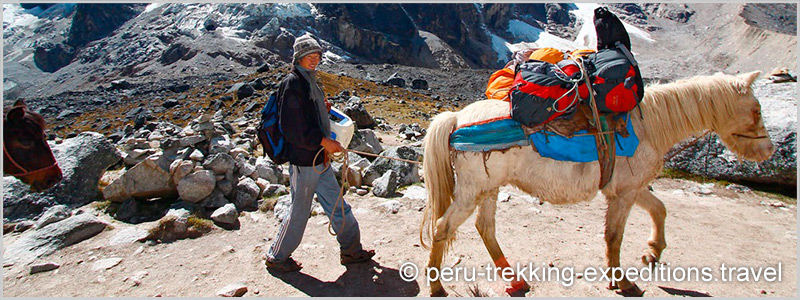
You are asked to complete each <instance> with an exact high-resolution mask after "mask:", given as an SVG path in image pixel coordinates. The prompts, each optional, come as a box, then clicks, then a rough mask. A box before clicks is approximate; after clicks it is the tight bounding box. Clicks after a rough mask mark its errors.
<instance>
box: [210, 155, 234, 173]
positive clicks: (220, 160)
mask: <svg viewBox="0 0 800 300" xmlns="http://www.w3.org/2000/svg"><path fill="white" fill-rule="evenodd" d="M203 168H206V169H208V170H211V171H214V173H215V174H225V173H228V172H233V157H231V156H230V155H228V153H216V154H212V155H211V156H209V157H208V158H207V159H206V160H205V161H204V162H203Z"/></svg>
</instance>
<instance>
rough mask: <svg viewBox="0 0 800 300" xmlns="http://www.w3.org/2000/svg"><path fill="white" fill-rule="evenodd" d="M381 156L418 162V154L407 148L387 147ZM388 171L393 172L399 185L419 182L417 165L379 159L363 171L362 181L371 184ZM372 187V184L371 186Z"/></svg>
mask: <svg viewBox="0 0 800 300" xmlns="http://www.w3.org/2000/svg"><path fill="white" fill-rule="evenodd" d="M380 155H382V156H387V157H395V158H402V159H408V160H412V161H416V160H418V157H419V154H418V153H417V151H416V150H414V149H413V148H411V147H408V146H399V147H389V148H387V149H386V150H384V151H383V152H381V154H380ZM389 170H394V171H395V173H397V176H398V178H399V185H400V186H403V185H408V184H412V183H415V182H419V181H420V178H419V164H412V163H408V162H402V161H397V160H392V159H387V158H383V157H379V158H377V159H375V161H373V162H372V163H371V164H370V165H369V166H368V167H367V168H366V169H365V170H364V180H363V182H364V183H365V184H368V185H369V184H373V183H372V182H373V181H374V180H375V179H377V178H378V177H380V176H382V175H383V174H385V173H386V172H387V171H389ZM373 185H374V184H373Z"/></svg>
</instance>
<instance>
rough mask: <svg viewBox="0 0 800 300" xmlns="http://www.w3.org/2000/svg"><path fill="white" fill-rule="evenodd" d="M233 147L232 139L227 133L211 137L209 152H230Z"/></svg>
mask: <svg viewBox="0 0 800 300" xmlns="http://www.w3.org/2000/svg"><path fill="white" fill-rule="evenodd" d="M231 149H233V144H232V143H231V139H230V138H229V137H228V136H227V135H221V136H217V137H214V138H212V139H211V141H210V143H209V145H208V153H209V154H215V153H225V154H227V153H229V152H231Z"/></svg>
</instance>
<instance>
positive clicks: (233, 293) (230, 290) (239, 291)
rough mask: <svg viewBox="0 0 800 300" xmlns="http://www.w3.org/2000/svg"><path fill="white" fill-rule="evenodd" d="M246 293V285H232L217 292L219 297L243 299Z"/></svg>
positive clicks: (238, 283)
mask: <svg viewBox="0 0 800 300" xmlns="http://www.w3.org/2000/svg"><path fill="white" fill-rule="evenodd" d="M245 293H247V286H245V285H244V283H240V282H237V283H232V284H229V285H226V286H224V287H222V288H221V289H220V290H219V291H217V294H216V295H217V296H220V297H241V296H243V295H244V294H245Z"/></svg>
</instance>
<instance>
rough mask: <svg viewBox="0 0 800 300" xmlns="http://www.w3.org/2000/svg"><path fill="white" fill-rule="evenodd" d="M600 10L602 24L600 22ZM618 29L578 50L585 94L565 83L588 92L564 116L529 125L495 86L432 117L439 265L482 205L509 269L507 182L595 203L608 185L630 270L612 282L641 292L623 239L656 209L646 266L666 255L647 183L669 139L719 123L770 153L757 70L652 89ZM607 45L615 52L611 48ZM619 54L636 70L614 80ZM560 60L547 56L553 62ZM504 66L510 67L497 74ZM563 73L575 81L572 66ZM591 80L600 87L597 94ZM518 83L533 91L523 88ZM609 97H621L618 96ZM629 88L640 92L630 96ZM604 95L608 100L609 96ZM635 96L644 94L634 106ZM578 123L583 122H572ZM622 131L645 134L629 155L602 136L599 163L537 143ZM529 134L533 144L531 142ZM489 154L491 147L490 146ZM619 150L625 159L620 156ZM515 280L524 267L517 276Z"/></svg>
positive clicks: (427, 218) (493, 250)
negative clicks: (635, 217) (498, 216)
mask: <svg viewBox="0 0 800 300" xmlns="http://www.w3.org/2000/svg"><path fill="white" fill-rule="evenodd" d="M606 13H607V10H605V9H598V10H595V19H596V22H595V24H600V26H597V28H598V30H600V28H605V27H602V26H605V25H604V24H605V23H603V18H604V17H607V14H606ZM612 16H613V15H612ZM598 19H599V20H600V22H597V20H598ZM617 21H618V20H617ZM610 36H612V37H613V36H616V37H617V40H616V41H614V42H613V45H614V47H615V48H602V49H601V48H598V49H599V51H597V52H594V53H593V54H589V55H585V56H584V55H583V54H581V55H579V56H580V57H581V59H580V60H576V61H578V62H579V66H581V65H582V66H583V68H582V70H581V71H582V72H585V73H584V75H579V76H583V77H584V78H583V79H584V83H583V84H584V85H585V86H586V87H587V91H586V92H587V95H586V96H588V101H587V98H584V97H583V96H582V95H580V92H581V90H580V85H581V83H579V82H578V81H575V82H574V83H571V82H567V83H566V86H562V87H561V88H562V89H566V90H567V91H570V92H577V93H578V94H579V95H578V96H579V97H580V98H581V100H580V101H583V102H584V104H588V105H578V106H577V107H574V109H575V111H574V112H572V113H570V112H569V111H565V110H568V109H572V108H570V107H566V108H565V107H563V106H561V105H560V104H557V105H556V106H555V108H556V109H552V111H550V112H548V113H551V115H550V116H552V115H554V114H557V113H559V111H561V114H560V115H559V116H556V117H554V118H552V119H551V120H550V121H548V122H545V123H542V124H531V125H534V126H533V127H531V126H527V125H525V124H523V123H522V122H520V121H518V120H516V118H514V112H513V109H514V105H513V102H514V101H515V100H514V97H515V96H514V92H515V90H512V89H509V90H508V91H510V95H511V96H510V98H511V99H510V102H512V103H511V104H510V103H508V102H507V101H498V99H496V98H493V97H492V95H494V96H497V95H499V94H501V93H499V92H496V91H495V92H492V93H491V94H492V95H490V93H488V91H487V97H489V98H490V99H488V100H483V101H478V102H475V103H472V104H470V105H468V106H466V107H465V108H463V109H462V110H461V111H459V112H443V113H440V114H439V115H437V116H435V117H434V118H433V120H432V122H431V124H430V126H429V127H428V131H427V135H426V137H425V144H424V151H425V152H424V155H423V157H424V158H423V170H424V173H425V175H424V177H425V187H426V189H427V191H428V203H427V205H426V207H425V212H424V216H423V221H422V223H421V225H420V242H421V245H422V246H423V247H425V248H426V249H430V257H429V262H428V266H427V267H428V268H429V269H437V270H439V268H440V267H441V264H442V259H443V255H444V254H445V252H446V251H447V250H448V248H449V247H450V245H451V244H452V242H453V240H454V238H455V233H456V231H457V230H458V228H459V226H461V225H462V224H463V223H464V221H466V220H467V218H469V216H470V215H472V213H473V212H475V211H476V210H477V217H476V227H477V229H478V232H479V234H480V236H481V238H482V240H483V242H484V244H485V246H486V249H487V250H488V252H489V255H490V256H491V259H492V261H493V262H494V264H495V265H496V266H497V267H498V268H510V267H511V265H510V263H509V260H508V259H507V258H506V257H505V255H504V254H503V251H502V250H501V249H500V245H499V244H498V242H497V239H496V237H495V212H496V205H497V204H496V203H497V194H498V192H499V188H500V187H502V186H505V185H511V186H514V187H516V188H519V189H520V190H522V191H524V192H526V193H528V194H530V195H531V196H534V197H538V198H539V199H541V200H543V201H547V202H550V203H553V204H573V203H578V202H582V201H588V200H591V199H592V198H594V196H595V195H596V194H597V191H598V190H600V191H601V192H602V193H603V195H604V196H605V198H606V201H607V210H606V217H605V242H606V255H605V257H606V265H607V266H608V267H609V269H608V272H607V275H608V276H609V278H621V279H620V280H612V281H611V282H609V287H610V288H615V289H616V288H619V289H621V290H622V292H623V293H624V294H626V295H642V293H643V292H642V291H641V290H640V289H639V288H638V287H637V286H636V284H635V283H633V282H632V281H631V280H629V278H627V277H626V275H625V274H620V273H621V272H622V269H619V267H620V247H621V244H622V237H623V235H624V230H625V225H626V221H627V217H628V214H629V213H630V210H631V208H632V206H633V204H637V205H639V206H640V207H642V208H643V209H645V210H646V211H647V212H648V213H649V215H650V216H651V218H652V222H653V223H652V229H651V235H650V238H649V240H648V241H647V244H646V245H647V250H645V253H644V255H643V256H642V257H641V260H642V262H643V263H644V264H645V265H648V264H654V263H657V262H658V261H659V259H660V258H661V254H662V251H663V250H664V248H666V240H665V235H664V228H665V226H664V219H665V216H666V209H665V207H664V204H663V203H662V202H661V201H660V200H659V199H658V198H657V197H656V196H655V195H653V193H652V192H651V191H650V190H649V189H648V185H649V184H650V182H651V181H653V180H654V179H655V178H656V177H657V176H658V175H659V174H661V169H662V167H663V164H664V161H663V158H664V155H665V154H666V153H667V152H668V151H669V149H670V148H671V147H672V146H673V145H675V144H676V143H678V142H679V141H681V140H683V139H685V138H687V137H689V136H692V135H696V134H698V133H699V132H702V131H704V130H712V131H714V132H715V133H716V134H717V135H718V136H719V137H720V140H721V141H722V143H723V144H724V145H725V146H727V147H728V148H729V149H730V150H732V151H733V152H734V153H736V154H738V155H740V157H742V158H744V159H747V160H751V161H764V160H766V159H768V158H769V157H770V156H771V155H772V153H773V152H774V146H773V144H772V141H771V140H770V138H769V135H768V133H767V131H766V128H765V127H764V122H763V119H762V118H761V106H760V104H759V103H758V100H757V99H756V98H755V97H754V96H753V91H752V89H751V85H752V83H753V81H754V80H755V79H756V78H757V77H758V76H759V75H760V72H752V73H747V74H742V75H725V74H715V75H711V76H696V77H692V78H688V79H684V80H680V81H677V82H674V83H669V84H659V85H651V86H648V87H647V92H646V93H645V92H644V88H643V86H642V83H641V81H640V80H639V79H638V78H636V75H637V74H638V67H636V63H635V60H633V59H632V56H629V53H628V54H626V50H627V52H629V50H630V45H629V43H630V42H629V41H626V40H625V39H619V35H618V33H615V35H610ZM606 37H607V36H606V35H601V34H598V43H602V44H603V45H605V46H604V47H610V46H609V45H611V44H609V43H608V41H609V40H608V39H606ZM617 42H619V43H617ZM609 51H613V52H609ZM602 53H611V54H609V55H608V56H605V54H602ZM620 53H621V56H624V57H626V59H628V63H629V65H627V66H624V68H620V69H627V71H625V72H624V74H623V76H622V77H620V78H614V79H613V80H612V79H611V78H609V77H604V76H606V75H605V73H602V74H601V72H600V71H599V70H601V69H603V68H604V67H605V66H606V65H604V64H600V65H597V62H598V61H599V62H602V61H606V60H611V59H607V57H621V56H620ZM570 54H572V53H570ZM528 55H529V54H528ZM574 56H575V55H573V57H574ZM628 57H630V58H628ZM548 63H550V64H552V62H548ZM589 63H592V64H594V65H595V67H594V69H592V68H590V67H587V65H589ZM540 65H541V64H540ZM555 65H556V66H557V65H558V62H557V63H555ZM631 66H633V73H635V74H633V75H634V76H632V77H631V76H628V75H629V73H630V72H629V71H630V70H631ZM515 69H517V70H518V69H519V68H515ZM557 69H558V68H554V67H553V66H550V67H549V69H545V71H548V70H549V71H553V70H557ZM561 69H565V68H561ZM557 72H560V71H557ZM615 72H618V71H615ZM620 72H621V71H620ZM617 74H618V73H617ZM516 75H518V76H515V80H516V79H517V78H523V79H524V76H525V75H520V74H516ZM560 75H567V73H566V72H565V73H564V74H559V76H560ZM573 75H574V74H573ZM502 76H505V75H501V76H497V77H502ZM493 77H495V76H493ZM564 78H565V79H568V80H571V79H570V77H568V76H565V77H564ZM623 78H624V79H623ZM506 79H507V78H506ZM570 84H573V85H574V84H577V85H578V87H577V88H573V86H570ZM598 84H611V85H614V87H610V86H609V88H605V87H603V88H600V87H598ZM490 85H491V83H490ZM620 86H621V88H620ZM589 87H592V89H594V92H590V91H589ZM619 89H627V90H628V91H620V90H619ZM508 91H506V92H508ZM604 91H607V92H604ZM519 92H525V91H524V90H521V89H520V90H519V91H518V93H519ZM603 93H605V94H603ZM609 95H611V98H612V99H610V101H609ZM560 96H561V95H559V96H558V97H560ZM570 96H572V97H574V95H570V94H569V93H568V94H567V96H565V97H563V99H568V100H564V101H568V102H569V103H571V102H572V99H569V97H570ZM623 96H624V97H631V96H632V97H633V98H627V99H625V98H622V97H623ZM535 97H539V98H541V99H537V98H535ZM558 97H553V96H549V97H542V96H541V95H540V96H536V95H533V96H530V97H529V98H530V99H535V100H539V101H540V102H544V103H545V104H543V105H542V107H546V108H553V107H554V106H553V105H554V103H558V102H560V101H562V99H558ZM603 97H604V98H603ZM615 97H616V98H615ZM542 99H543V100H542ZM592 100H595V101H592ZM601 101H605V103H603V104H600V103H599V102H601ZM630 101H635V103H634V104H631V103H630ZM531 102H533V101H531ZM585 102H588V103H585ZM593 103H594V105H592V104H593ZM587 107H588V108H587ZM603 107H605V108H608V110H610V111H611V113H610V114H602V112H601V111H600V110H601V109H603V110H604V109H605V108H603ZM637 107H638V108H637ZM546 108H545V110H546ZM634 108H636V109H634ZM615 109H617V110H621V111H614V110H615ZM587 111H588V113H587ZM550 116H548V117H547V118H548V119H549V118H550ZM568 117H571V118H570V119H567V118H568ZM617 117H621V118H619V120H621V122H617V123H614V121H616V120H617ZM545 121H547V119H545ZM580 122H583V123H584V124H580ZM587 124H588V125H587ZM598 125H604V126H605V127H603V126H598ZM587 128H588V129H587ZM620 128H622V130H620ZM574 129H580V130H581V131H578V132H575V130H574ZM624 131H627V132H628V133H626V134H627V136H635V137H636V138H637V140H636V142H635V146H633V145H627V146H624V147H623V148H625V149H624V151H625V152H624V153H622V152H621V151H619V146H620V144H625V143H624V139H617V140H611V141H609V140H608V139H606V138H603V139H597V138H595V143H594V144H592V147H595V146H597V147H598V148H599V147H600V145H601V142H602V143H606V144H605V145H606V147H607V148H611V149H617V151H615V152H611V151H614V150H607V151H603V152H601V151H600V150H598V151H596V153H595V154H596V155H597V156H595V158H597V160H592V161H580V160H569V159H568V160H559V159H556V158H551V157H546V156H545V154H544V153H543V151H542V148H540V145H539V144H536V142H535V141H530V140H533V137H535V135H534V134H535V133H538V134H542V135H543V138H544V139H545V143H547V142H548V141H549V142H550V143H553V141H554V140H555V139H562V138H563V139H565V140H574V139H576V138H580V137H581V136H578V135H580V132H586V133H587V134H589V135H594V136H595V137H598V136H610V137H621V136H622V134H621V132H623V133H624ZM531 132H534V133H531ZM542 132H544V133H542ZM611 133H615V134H611ZM610 143H613V144H616V147H613V146H611V147H609V145H610ZM531 144H532V145H534V147H526V145H531ZM572 146H573V145H571V146H570V147H572ZM574 149H575V148H562V149H560V150H559V151H560V152H562V153H571V152H574ZM494 150H500V151H494ZM490 153H491V154H492V155H487V154H490ZM603 155H606V156H608V157H610V159H605V160H604V159H603V158H602V157H601V156H603ZM617 155H620V156H622V155H625V157H621V158H619V159H616V160H615V159H613V158H614V157H616V156H617ZM595 161H597V163H595ZM604 164H605V166H604ZM604 168H615V169H617V170H618V172H616V173H613V176H611V175H609V174H607V173H603V172H602V170H603V169H604ZM504 271H505V270H504ZM514 278H519V277H516V274H515V275H514ZM429 280H432V279H429ZM529 289H530V286H529V285H528V283H527V282H525V281H522V280H516V281H513V282H511V287H510V288H509V289H507V292H509V293H510V294H514V295H516V294H517V293H518V292H520V291H523V292H524V291H528V290H529ZM430 293H431V295H433V296H442V295H447V292H446V291H445V290H444V287H443V286H442V283H441V281H439V280H438V279H437V280H433V281H432V282H431V285H430Z"/></svg>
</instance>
